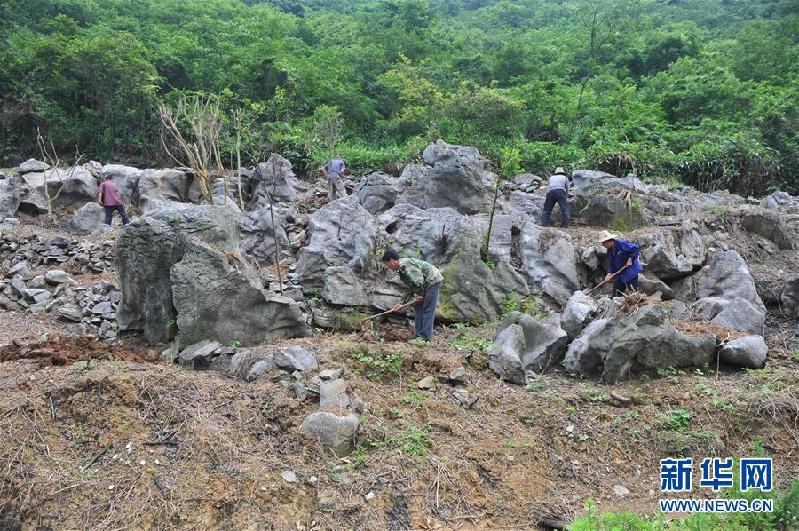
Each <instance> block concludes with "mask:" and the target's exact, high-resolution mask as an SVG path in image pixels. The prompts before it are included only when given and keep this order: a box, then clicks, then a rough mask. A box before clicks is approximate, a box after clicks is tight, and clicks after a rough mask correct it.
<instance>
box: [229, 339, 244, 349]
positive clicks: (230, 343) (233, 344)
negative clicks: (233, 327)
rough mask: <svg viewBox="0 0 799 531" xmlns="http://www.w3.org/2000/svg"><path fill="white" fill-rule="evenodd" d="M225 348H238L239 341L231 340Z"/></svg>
mask: <svg viewBox="0 0 799 531" xmlns="http://www.w3.org/2000/svg"><path fill="white" fill-rule="evenodd" d="M227 346H228V347H229V348H239V347H240V346H241V341H239V340H238V339H231V340H230V341H228V344H227Z"/></svg>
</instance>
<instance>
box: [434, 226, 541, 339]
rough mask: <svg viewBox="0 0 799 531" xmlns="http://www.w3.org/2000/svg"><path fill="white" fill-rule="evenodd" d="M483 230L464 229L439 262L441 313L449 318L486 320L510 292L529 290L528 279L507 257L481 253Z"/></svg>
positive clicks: (499, 310)
mask: <svg viewBox="0 0 799 531" xmlns="http://www.w3.org/2000/svg"><path fill="white" fill-rule="evenodd" d="M482 241H483V237H482V232H480V231H477V230H474V229H472V228H468V229H464V230H463V231H461V232H459V233H458V234H457V237H456V238H455V239H454V241H453V242H452V243H451V244H450V250H449V252H448V253H447V254H446V256H445V257H444V261H443V263H441V264H439V266H440V269H441V273H442V275H443V276H444V282H443V283H442V286H441V297H440V302H439V306H438V314H439V316H440V317H442V318H443V319H446V320H448V321H469V322H475V323H477V322H486V321H493V320H495V319H497V318H498V317H499V316H500V315H502V312H503V310H504V303H505V301H506V300H507V298H508V296H509V295H511V294H513V293H516V294H517V295H519V296H520V297H525V296H526V295H527V294H528V288H527V283H526V282H525V281H524V278H523V277H522V276H521V275H520V274H519V273H518V272H517V271H516V269H515V268H514V267H513V266H512V265H511V264H510V262H509V261H508V260H507V259H504V258H502V257H501V256H498V255H490V256H489V257H488V262H485V261H483V260H482V258H481V256H480V246H481V244H482Z"/></svg>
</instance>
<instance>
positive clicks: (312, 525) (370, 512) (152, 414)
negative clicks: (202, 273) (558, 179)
mask: <svg viewBox="0 0 799 531" xmlns="http://www.w3.org/2000/svg"><path fill="white" fill-rule="evenodd" d="M491 333H492V332H491V330H490V329H464V330H451V331H448V332H442V334H441V335H440V336H439V337H438V338H437V339H436V341H435V342H434V343H433V344H432V345H427V346H423V345H414V344H407V343H395V344H391V343H380V342H373V341H367V340H365V339H364V338H363V337H361V336H358V335H340V334H329V335H322V336H319V337H317V338H313V339H303V340H295V341H293V343H299V344H303V345H306V346H308V347H310V348H314V349H315V350H316V351H317V354H318V356H319V360H320V364H321V366H322V367H323V368H324V367H341V368H343V369H344V371H345V377H346V379H347V381H348V383H349V393H350V395H351V396H353V397H356V396H357V397H360V398H361V399H363V400H364V401H365V402H366V404H367V407H366V411H365V413H364V414H363V415H362V416H361V431H360V434H359V437H358V442H357V449H356V451H355V452H354V453H353V454H352V455H350V456H348V457H345V458H340V459H338V458H335V457H334V456H333V455H331V454H330V453H329V452H327V451H325V450H324V449H323V448H321V447H319V446H318V445H317V444H316V443H314V442H313V441H310V440H304V439H302V438H301V437H300V436H299V434H298V431H297V427H298V425H299V423H300V422H301V421H302V419H303V418H304V417H305V416H306V415H307V414H308V413H310V412H312V411H314V410H316V408H317V404H316V402H315V396H314V395H310V398H308V399H306V400H300V399H296V398H294V397H293V395H292V394H291V393H290V391H289V390H288V388H287V384H288V382H287V381H285V380H284V381H275V382H273V381H270V380H269V379H264V380H259V381H257V382H254V383H251V384H247V383H244V382H242V381H241V380H237V379H232V378H227V377H225V376H222V375H219V374H216V373H204V372H192V371H188V370H184V369H180V368H178V367H175V366H170V365H150V364H135V363H127V362H113V361H104V362H100V363H99V364H96V365H92V367H91V368H89V369H86V368H85V367H80V366H77V365H76V366H72V367H45V368H39V367H38V366H37V365H36V364H33V363H31V362H27V361H17V362H11V363H6V364H3V374H4V376H3V377H2V378H0V429H2V430H3V433H4V434H6V437H4V438H3V440H2V441H0V506H2V507H3V511H2V512H3V514H4V515H5V518H6V519H7V520H6V521H5V522H4V523H5V525H6V526H7V527H10V526H11V525H12V524H14V523H15V522H16V523H23V524H24V526H25V527H54V528H81V529H100V528H103V529H109V528H123V527H124V528H136V529H139V528H145V529H159V528H176V527H183V528H192V529H199V528H202V529H208V528H237V529H248V528H266V527H272V528H278V529H288V528H291V529H334V528H335V529H386V528H388V529H418V528H435V527H443V528H458V529H476V528H486V527H505V528H514V529H517V528H529V527H531V526H534V525H535V523H536V522H538V521H542V520H545V519H549V520H553V519H554V520H563V521H570V520H571V519H572V518H573V517H574V516H575V514H577V513H579V512H581V508H582V506H583V502H584V500H585V499H586V498H589V497H591V498H595V499H597V500H598V502H599V504H600V507H601V508H602V509H603V510H634V511H638V512H644V513H647V512H651V511H653V510H654V508H655V504H656V501H655V498H654V497H652V495H650V494H649V491H650V489H656V486H657V471H658V467H657V463H658V460H659V459H660V458H661V457H663V456H664V455H668V454H669V452H673V451H675V449H679V451H681V452H684V453H686V454H688V455H695V456H697V457H698V456H700V455H710V454H711V453H713V452H718V451H721V450H722V449H723V450H724V451H725V452H727V453H736V454H745V453H746V452H747V451H748V450H749V449H750V448H749V444H750V440H751V439H752V438H753V437H758V438H759V439H760V440H762V441H763V442H764V444H767V445H768V446H770V447H773V448H775V449H776V453H775V466H777V467H778V477H779V478H789V477H795V476H796V474H797V473H799V456H797V455H796V454H795V451H793V450H794V449H795V442H796V439H795V436H796V418H797V412H796V385H797V383H798V382H799V378H797V376H796V374H795V373H794V372H791V371H788V370H781V371H778V370H774V371H771V372H766V371H752V372H751V373H722V374H721V378H720V379H719V380H718V381H715V380H712V379H711V378H705V377H699V376H689V375H684V376H675V377H673V378H667V379H659V380H654V381H650V382H639V381H637V380H634V381H628V382H624V383H622V384H620V385H619V386H617V387H615V388H612V389H611V388H609V387H607V386H604V385H600V384H595V383H592V382H590V381H584V382H580V383H578V382H576V381H575V380H574V379H572V378H569V377H567V376H565V375H563V374H561V373H560V372H558V371H554V372H549V373H548V374H547V375H545V376H543V377H542V378H540V379H539V380H538V382H539V384H540V388H539V389H537V390H535V391H525V390H524V389H523V388H521V387H519V386H513V385H506V384H504V383H502V382H500V381H499V380H498V379H497V378H496V377H495V376H494V375H493V373H491V372H490V371H489V370H488V369H486V368H484V367H483V364H482V363H481V361H480V359H481V358H480V356H478V355H476V354H471V352H472V351H471V349H470V348H465V349H464V350H458V348H460V347H458V346H459V345H464V344H468V343H469V341H471V338H474V337H478V336H483V337H485V336H490V334H491ZM260 348H262V349H269V348H276V346H271V347H260ZM363 349H375V350H377V351H379V350H390V351H391V352H394V353H398V354H401V355H402V356H403V358H404V363H403V364H402V367H401V371H400V372H399V373H398V374H396V375H386V376H385V377H384V378H382V379H370V378H367V377H366V375H365V372H366V371H365V370H364V366H363V364H362V363H361V362H358V361H356V360H354V359H353V358H352V354H353V353H354V352H360V351H362V350H363ZM470 361H471V363H470ZM460 365H465V366H466V367H467V380H468V385H467V389H468V391H469V392H470V393H472V394H474V395H476V396H479V401H478V402H477V404H476V405H475V406H474V408H473V409H464V408H462V407H459V406H457V405H456V404H455V403H454V402H453V401H452V400H451V394H452V392H453V388H452V387H451V386H449V385H445V384H440V385H439V386H438V388H437V389H436V390H434V391H432V392H423V391H418V390H416V389H415V386H414V385H413V384H414V382H415V381H416V380H418V379H420V378H422V377H423V376H426V375H437V374H442V373H443V374H447V373H448V372H449V371H450V370H452V369H453V368H455V367H457V366H460ZM31 376H33V379H31ZM766 383H768V384H769V385H770V387H769V391H768V392H766V391H764V390H763V389H764V388H763V386H764V385H765V384H766ZM700 384H701V386H700ZM700 387H701V389H703V390H702V391H698V390H697V389H699V388H700ZM742 390H746V391H745V392H742ZM611 391H615V392H617V393H619V394H621V395H624V396H626V397H629V398H630V401H629V402H628V403H625V404H623V405H620V404H619V403H617V402H615V401H613V400H611V399H610V398H609V397H610V394H611ZM711 392H712V394H710V393H711ZM717 399H723V400H724V401H725V403H726V404H729V406H730V408H729V409H725V408H722V407H720V406H718V405H714V404H715V402H714V400H717ZM725 407H726V406H725ZM673 408H685V409H688V410H690V411H691V413H692V415H693V417H692V419H693V420H692V421H691V425H690V426H689V429H688V430H686V431H685V432H674V431H673V430H672V429H670V428H668V427H667V424H666V423H665V422H664V420H663V419H665V418H667V417H668V415H669V411H670V410H671V409H673ZM753 415H757V416H755V417H753ZM753 418H755V419H758V421H757V422H753V420H752V419H753ZM617 419H619V420H620V421H619V420H617ZM569 425H571V426H573V428H572V429H571V431H567V430H566V427H567V426H569ZM412 444H416V446H409V445H412ZM129 448H130V452H129V451H128V449H129ZM156 460H158V463H157V464H156ZM142 461H144V462H145V464H141V463H142ZM284 470H293V471H294V472H295V473H296V474H297V476H298V477H299V479H300V481H299V483H297V484H289V483H286V482H285V481H283V480H282V479H281V477H280V474H281V472H283V471H284ZM312 478H316V481H312ZM633 478H635V479H633ZM615 484H625V485H626V486H627V487H628V488H630V490H631V491H632V494H631V495H630V497H628V498H625V499H621V498H617V497H615V496H614V495H613V494H612V487H613V485H615ZM111 485H113V486H114V488H113V489H110V488H109V487H110V486H111Z"/></svg>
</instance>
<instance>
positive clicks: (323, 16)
mask: <svg viewBox="0 0 799 531" xmlns="http://www.w3.org/2000/svg"><path fill="white" fill-rule="evenodd" d="M798 30H799V2H797V1H796V0H772V1H769V0H764V1H741V0H668V1H667V0H618V1H616V0H605V1H592V0H574V1H572V0H562V1H559V0H513V1H508V0H501V1H494V0H388V1H356V0H273V1H264V2H261V1H257V0H248V1H239V0H135V1H133V0H2V2H0V43H1V44H0V98H2V99H0V106H1V107H0V113H1V116H2V122H1V124H0V148H1V149H2V153H0V157H1V158H2V160H0V166H9V165H12V164H14V163H17V162H19V161H20V160H21V159H24V158H27V157H29V156H33V155H36V154H37V151H36V147H35V136H36V129H37V127H39V128H41V130H42V132H43V134H44V135H46V136H47V137H48V138H50V139H52V140H53V142H54V143H55V146H56V148H57V149H58V150H59V151H60V152H62V153H64V154H70V153H75V152H76V150H77V151H79V152H81V153H84V154H85V155H86V156H87V157H92V158H97V159H100V160H109V159H114V160H118V161H130V162H138V163H141V164H144V165H150V166H152V165H153V164H155V163H157V162H159V161H163V162H165V161H166V159H165V155H164V153H163V152H162V151H161V148H160V130H159V126H160V124H159V121H158V118H157V113H156V110H157V108H158V106H159V104H161V103H166V104H170V103H174V101H175V100H176V98H177V96H178V95H179V94H180V93H182V92H200V93H203V94H215V95H218V97H219V98H220V100H221V102H222V104H223V106H224V108H225V110H226V111H227V112H228V117H231V116H233V113H234V111H235V110H236V109H245V111H246V112H245V115H244V122H245V126H246V127H245V135H244V138H243V143H244V151H245V153H244V155H245V159H246V160H245V162H251V161H254V160H258V159H260V158H262V157H263V154H264V152H266V151H268V150H270V149H273V150H276V151H279V152H281V153H283V154H284V155H285V156H287V157H288V158H289V159H290V160H291V161H292V163H294V164H295V166H296V167H297V168H299V170H300V171H301V172H302V171H303V170H305V169H309V168H311V167H312V164H315V163H316V162H317V160H314V159H319V158H320V157H321V156H322V155H321V151H319V150H316V149H314V147H313V146H312V145H311V143H309V142H308V138H309V133H308V132H309V128H310V127H311V125H310V124H311V122H312V121H313V116H314V113H317V114H318V113H320V112H329V111H330V109H329V108H328V107H327V106H330V107H335V108H336V109H337V110H338V111H339V112H340V113H341V114H342V115H343V117H344V124H345V140H344V142H343V143H342V144H341V145H340V146H339V148H340V151H341V153H342V154H343V155H344V156H345V157H347V158H348V159H349V161H350V162H351V163H352V165H354V166H355V167H361V168H366V167H380V166H383V165H386V164H388V163H391V162H393V161H407V160H409V159H410V158H412V157H414V156H416V155H417V154H418V153H419V150H420V148H421V147H423V146H424V145H425V144H426V143H427V142H428V141H429V140H430V139H432V138H437V137H441V138H444V139H446V140H447V141H449V142H453V143H461V144H468V145H474V146H477V147H479V148H480V149H481V151H482V152H483V153H484V154H486V155H487V156H488V157H490V158H493V159H494V160H496V159H497V158H498V157H499V156H500V152H501V149H502V148H506V147H512V148H517V149H518V150H519V153H520V155H521V163H522V166H523V167H524V169H526V170H529V171H533V172H541V173H547V172H550V171H551V170H552V168H553V167H554V166H555V165H563V166H575V165H587V166H591V167H598V168H601V169H605V170H607V171H610V172H613V173H617V174H624V173H625V172H627V171H634V172H636V173H638V174H639V175H641V176H644V177H646V178H650V179H652V180H670V181H672V182H674V181H675V180H676V179H681V180H683V181H684V182H687V183H689V184H694V185H699V186H701V187H703V188H705V189H708V188H714V187H715V188H730V189H733V190H735V191H738V192H741V193H744V194H759V193H765V192H767V191H770V190H772V189H777V188H783V189H785V188H791V189H793V190H794V191H796V190H797V188H799V37H798V34H799V31H798ZM224 135H225V136H224V143H223V149H224V152H225V153H224V157H225V159H226V161H229V160H230V157H231V154H232V152H233V135H232V134H231V132H230V128H226V130H225V132H224ZM228 164H229V162H228Z"/></svg>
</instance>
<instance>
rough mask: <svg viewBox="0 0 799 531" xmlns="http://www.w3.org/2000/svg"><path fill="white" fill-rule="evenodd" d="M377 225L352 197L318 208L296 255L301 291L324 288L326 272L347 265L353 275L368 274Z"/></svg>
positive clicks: (373, 258)
mask: <svg viewBox="0 0 799 531" xmlns="http://www.w3.org/2000/svg"><path fill="white" fill-rule="evenodd" d="M376 235H377V224H376V222H375V220H374V218H372V216H371V214H369V212H368V211H367V210H366V209H365V208H363V207H362V206H361V204H360V202H359V201H358V197H357V196H355V195H351V196H347V197H344V198H342V199H339V200H337V201H333V202H332V203H328V204H327V205H325V206H324V207H322V208H320V209H319V210H317V211H316V212H314V213H313V215H312V216H311V217H310V218H309V220H308V243H307V245H306V246H305V247H303V248H302V249H300V252H299V254H298V256H297V273H298V274H299V277H300V279H301V281H302V285H303V288H304V289H309V288H316V289H321V288H323V287H324V285H325V282H326V279H327V274H326V270H327V268H328V267H332V266H348V267H350V268H351V269H352V270H353V271H354V272H355V273H356V274H364V273H367V272H369V270H370V267H372V266H373V265H374V264H376V258H377V257H375V256H374V251H375V240H376Z"/></svg>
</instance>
